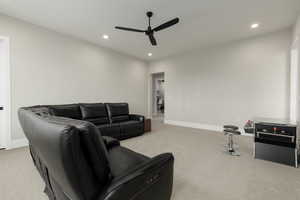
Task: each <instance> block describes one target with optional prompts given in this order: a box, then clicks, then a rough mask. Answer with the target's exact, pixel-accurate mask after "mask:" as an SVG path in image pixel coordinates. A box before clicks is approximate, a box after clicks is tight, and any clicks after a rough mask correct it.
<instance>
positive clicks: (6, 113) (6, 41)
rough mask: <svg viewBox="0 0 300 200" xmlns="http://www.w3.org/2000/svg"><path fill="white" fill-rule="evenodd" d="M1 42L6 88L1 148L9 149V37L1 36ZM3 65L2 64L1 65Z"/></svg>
mask: <svg viewBox="0 0 300 200" xmlns="http://www.w3.org/2000/svg"><path fill="white" fill-rule="evenodd" d="M0 42H1V45H3V49H2V50H3V51H4V52H3V54H0V56H3V58H1V59H3V62H2V65H3V66H2V67H3V71H4V73H5V76H4V77H5V79H4V80H3V84H4V88H6V90H5V91H4V93H5V95H4V96H5V97H6V98H5V99H4V102H3V104H4V105H3V107H4V109H3V111H2V112H3V113H4V114H3V116H4V119H3V125H4V126H3V129H2V130H3V133H4V134H2V135H0V140H1V144H0V145H1V148H5V149H9V148H10V145H11V80H10V40H9V37H5V36H0ZM0 64H1V63H0Z"/></svg>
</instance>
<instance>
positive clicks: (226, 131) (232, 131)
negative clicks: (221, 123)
mask: <svg viewBox="0 0 300 200" xmlns="http://www.w3.org/2000/svg"><path fill="white" fill-rule="evenodd" d="M224 132H225V133H232V134H234V135H241V132H240V131H237V130H232V129H224Z"/></svg>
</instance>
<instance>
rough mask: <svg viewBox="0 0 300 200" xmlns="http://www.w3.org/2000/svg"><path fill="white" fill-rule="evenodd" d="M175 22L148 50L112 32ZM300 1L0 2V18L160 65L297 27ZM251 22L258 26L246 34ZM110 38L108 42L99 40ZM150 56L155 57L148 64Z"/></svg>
mask: <svg viewBox="0 0 300 200" xmlns="http://www.w3.org/2000/svg"><path fill="white" fill-rule="evenodd" d="M148 10H151V11H153V12H154V17H153V20H152V24H153V25H154V26H155V25H160V24H161V23H163V22H165V21H167V20H170V19H172V18H174V17H179V18H180V20H181V21H180V23H179V24H177V25H176V26H174V27H172V28H170V29H166V30H164V31H161V32H159V33H156V35H155V36H156V38H157V40H158V46H157V47H152V46H151V45H150V43H149V41H148V38H146V36H145V35H144V34H142V33H134V32H125V31H119V30H115V29H114V26H116V25H120V26H127V27H136V28H140V29H145V28H146V26H147V25H146V24H147V21H146V20H147V18H146V16H145V13H146V11H148ZM299 11H300V0H0V12H1V13H3V14H6V15H9V16H12V17H15V18H19V19H22V20H25V21H28V22H31V23H33V24H36V25H40V26H43V27H47V28H49V29H52V30H55V31H57V32H61V33H65V34H69V35H72V36H75V37H78V38H81V39H84V40H88V41H90V42H93V43H96V44H99V45H101V46H105V47H108V48H111V49H114V50H116V51H119V52H123V53H126V54H129V55H132V56H135V57H139V58H142V59H159V58H163V57H166V56H169V55H174V54H178V53H181V52H184V51H189V50H191V49H195V48H201V47H206V46H210V45H215V44H218V43H223V42H227V41H231V40H237V39H242V38H247V37H251V36H254V35H258V34H264V33H267V32H272V31H276V30H279V29H283V28H287V27H289V26H291V25H293V24H294V23H295V20H296V16H297V14H298V13H299ZM252 22H259V23H261V25H262V26H261V27H260V28H259V29H258V30H255V31H253V30H250V29H249V26H250V24H251V23H252ZM102 34H108V35H109V36H110V39H109V40H103V39H102V38H101V36H102ZM148 52H152V53H153V56H152V57H151V58H149V57H148V56H147V53H148Z"/></svg>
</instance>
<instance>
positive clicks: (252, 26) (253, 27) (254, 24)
mask: <svg viewBox="0 0 300 200" xmlns="http://www.w3.org/2000/svg"><path fill="white" fill-rule="evenodd" d="M258 27H259V23H253V24H251V28H252V29H256V28H258Z"/></svg>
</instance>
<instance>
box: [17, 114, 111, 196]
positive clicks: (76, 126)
mask: <svg viewBox="0 0 300 200" xmlns="http://www.w3.org/2000/svg"><path fill="white" fill-rule="evenodd" d="M39 110H43V109H39ZM42 113H43V114H45V115H41V114H40V112H38V114H37V113H36V111H32V110H31V108H21V109H20V110H19V119H20V122H21V126H22V128H23V130H24V133H25V135H26V137H27V138H28V140H29V144H30V147H31V151H32V155H33V153H34V155H35V158H34V160H35V164H36V165H39V166H37V168H38V169H39V171H40V170H42V172H41V171H40V173H42V174H46V175H45V176H44V177H43V178H44V181H45V182H46V183H47V182H48V183H51V184H52V188H51V189H52V190H53V191H52V192H54V193H56V194H55V196H61V195H64V199H72V200H89V199H94V198H95V197H96V196H98V195H99V191H101V188H103V187H104V186H105V185H106V184H107V183H108V181H109V179H110V167H109V163H108V159H107V150H106V147H105V145H104V143H103V139H102V136H101V135H100V133H99V131H98V130H97V128H96V127H95V126H94V125H93V124H91V123H89V122H84V121H79V120H73V119H68V118H62V117H56V116H51V115H47V114H46V109H45V110H43V112H42ZM36 159H38V163H37V161H36ZM45 171H46V172H45ZM45 179H46V180H45ZM48 189H49V188H48ZM58 190H59V191H58ZM58 193H59V194H58Z"/></svg>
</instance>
